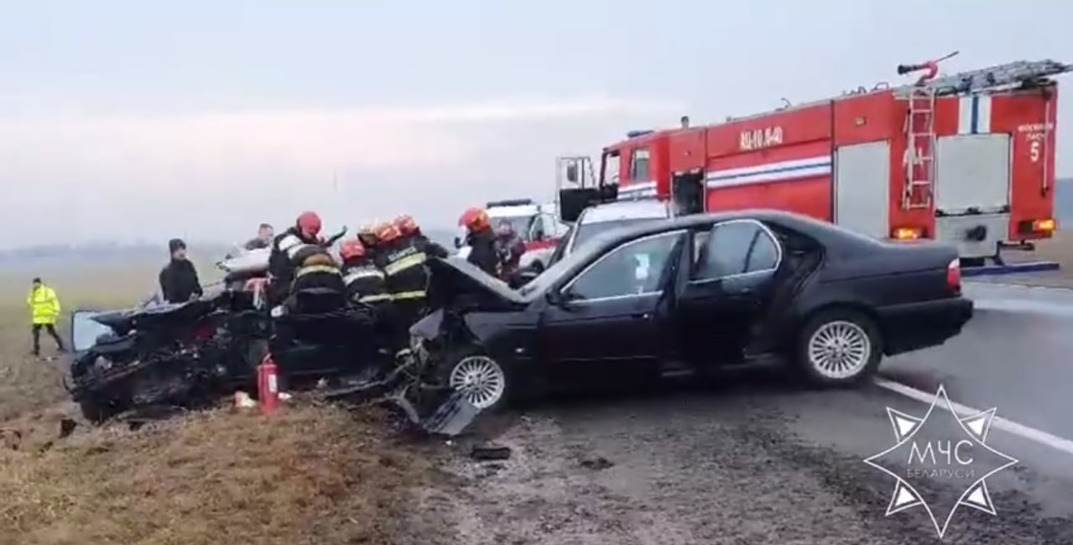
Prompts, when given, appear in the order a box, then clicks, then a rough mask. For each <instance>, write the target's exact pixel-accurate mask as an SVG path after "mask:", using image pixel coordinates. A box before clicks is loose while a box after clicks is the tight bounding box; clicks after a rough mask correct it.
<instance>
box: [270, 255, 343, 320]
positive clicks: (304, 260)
mask: <svg viewBox="0 0 1073 545" xmlns="http://www.w3.org/2000/svg"><path fill="white" fill-rule="evenodd" d="M295 262H296V263H295V265H296V267H295V270H294V280H293V281H292V282H291V287H290V293H289V295H288V296H287V298H286V299H285V304H286V305H287V310H288V311H290V312H294V313H299V314H317V313H323V312H331V311H335V310H339V309H341V308H343V306H345V304H346V299H345V293H346V287H345V286H344V284H343V275H342V273H341V272H340V270H339V263H337V262H336V261H335V259H334V258H333V257H332V255H331V254H330V253H329V252H328V249H327V248H325V247H324V246H321V245H320V244H316V245H311V246H310V247H307V248H303V249H302V250H301V251H299V252H298V253H297V257H296V258H295Z"/></svg>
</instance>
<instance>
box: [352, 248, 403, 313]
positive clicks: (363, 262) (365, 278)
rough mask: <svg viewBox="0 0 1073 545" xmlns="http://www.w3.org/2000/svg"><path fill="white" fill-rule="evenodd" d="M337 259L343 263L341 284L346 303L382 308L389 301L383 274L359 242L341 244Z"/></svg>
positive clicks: (389, 296)
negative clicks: (343, 287) (344, 290)
mask: <svg viewBox="0 0 1073 545" xmlns="http://www.w3.org/2000/svg"><path fill="white" fill-rule="evenodd" d="M339 257H340V258H341V259H342V262H343V284H344V285H345V286H346V295H347V300H348V301H350V302H352V303H359V304H365V305H371V306H373V307H375V308H382V307H383V306H384V304H385V303H388V302H390V301H391V294H390V293H388V291H387V286H386V285H385V283H384V273H383V271H381V270H380V268H379V267H377V266H376V263H374V262H373V260H372V259H371V258H370V257H369V254H368V252H367V251H366V248H365V245H364V244H362V243H361V240H359V239H353V240H348V241H347V242H345V243H343V246H342V248H340V249H339Z"/></svg>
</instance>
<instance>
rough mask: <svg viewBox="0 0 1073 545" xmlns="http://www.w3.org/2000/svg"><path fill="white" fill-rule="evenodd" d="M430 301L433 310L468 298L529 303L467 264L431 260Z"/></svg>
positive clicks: (455, 260) (509, 303)
mask: <svg viewBox="0 0 1073 545" xmlns="http://www.w3.org/2000/svg"><path fill="white" fill-rule="evenodd" d="M428 267H429V270H430V271H431V273H432V275H431V279H430V281H429V288H430V293H429V300H430V302H431V303H432V306H433V307H442V306H446V305H449V304H451V303H453V302H455V301H457V300H458V299H459V298H460V296H470V297H467V299H470V300H473V299H476V300H477V301H479V302H483V303H489V304H496V303H499V304H502V305H506V306H513V305H524V304H526V303H527V302H528V300H527V299H526V298H524V297H522V296H521V295H520V294H518V292H516V291H514V290H512V289H510V287H509V286H507V284H506V283H505V282H503V281H502V280H499V279H498V278H494V277H492V276H489V275H488V274H486V273H485V272H484V271H482V270H480V269H478V268H477V267H475V266H474V265H472V264H471V263H469V262H468V261H466V260H464V259H461V258H458V257H447V258H443V259H438V258H436V259H430V260H429V261H428Z"/></svg>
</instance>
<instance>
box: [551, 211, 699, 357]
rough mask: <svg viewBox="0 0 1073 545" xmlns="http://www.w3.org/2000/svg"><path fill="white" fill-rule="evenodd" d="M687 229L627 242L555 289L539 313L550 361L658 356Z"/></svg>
mask: <svg viewBox="0 0 1073 545" xmlns="http://www.w3.org/2000/svg"><path fill="white" fill-rule="evenodd" d="M685 236H686V232H685V231H675V232H671V233H661V234H657V235H651V236H647V237H644V238H640V239H636V240H632V241H629V242H625V243H623V244H621V245H619V246H617V247H615V248H613V249H611V250H609V251H608V252H607V253H605V254H604V255H602V256H600V257H599V258H597V259H596V260H595V261H594V262H593V263H592V264H591V265H589V266H588V267H586V268H585V269H583V270H582V271H581V272H580V273H578V274H577V275H576V276H574V277H573V278H571V279H569V280H568V281H567V282H566V283H565V284H564V285H563V286H562V287H561V288H559V289H558V290H557V291H556V293H555V295H554V297H553V301H554V302H553V304H550V305H549V306H548V308H547V309H546V310H545V311H544V315H543V316H542V317H541V338H542V346H543V353H544V357H545V359H546V360H547V361H549V362H553V363H566V362H581V361H644V360H653V359H656V358H660V357H661V356H662V348H663V342H662V339H661V334H660V333H661V331H663V330H664V324H665V320H666V318H667V317H668V316H669V314H668V310H667V305H668V298H667V297H665V295H666V294H668V291H669V290H670V289H672V288H673V282H671V280H672V279H673V276H674V271H675V270H676V269H677V267H676V266H674V265H675V264H676V263H677V261H678V257H677V256H678V255H679V253H680V252H681V249H682V247H684V245H685V242H686V241H685Z"/></svg>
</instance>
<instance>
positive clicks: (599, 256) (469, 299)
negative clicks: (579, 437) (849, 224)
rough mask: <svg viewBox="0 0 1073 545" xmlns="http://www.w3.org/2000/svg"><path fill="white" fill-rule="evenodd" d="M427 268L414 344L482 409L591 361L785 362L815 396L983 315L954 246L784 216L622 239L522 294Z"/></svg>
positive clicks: (590, 248) (722, 218)
mask: <svg viewBox="0 0 1073 545" xmlns="http://www.w3.org/2000/svg"><path fill="white" fill-rule="evenodd" d="M430 266H431V267H433V271H434V274H433V285H432V291H431V294H430V296H431V297H432V302H433V304H434V305H435V306H437V307H439V310H437V311H436V312H434V313H432V314H431V315H429V316H428V317H426V318H425V319H424V320H422V321H420V322H418V323H417V324H415V325H414V327H413V328H412V329H411V334H412V339H411V344H412V346H411V348H412V350H413V352H414V353H415V354H416V356H417V358H418V360H419V361H421V362H423V364H424V368H425V369H430V370H431V372H432V373H433V374H434V375H435V376H436V377H437V380H438V381H439V382H440V384H443V385H444V386H449V387H451V388H453V389H456V390H461V391H462V392H463V393H464V395H465V396H466V398H467V399H468V400H469V401H470V402H471V403H473V404H474V405H475V406H477V407H478V408H480V409H489V408H492V407H495V406H497V405H500V404H503V403H504V402H505V401H506V400H508V399H509V398H512V397H515V396H519V395H529V394H532V393H534V391H533V390H534V389H535V390H537V391H540V390H542V389H543V388H544V387H546V386H547V385H549V384H555V383H559V382H561V381H558V380H548V379H549V377H555V376H557V375H558V374H559V373H561V372H563V371H571V370H578V369H581V368H582V367H583V366H590V367H591V366H594V365H595V366H600V367H602V368H603V369H606V370H610V371H611V372H612V373H615V372H616V369H621V370H623V371H624V370H625V369H627V367H639V368H640V369H645V370H649V371H651V372H652V373H661V372H664V371H667V370H672V369H673V370H682V369H686V370H694V371H700V372H703V371H705V370H707V369H710V368H712V367H714V366H718V365H723V364H728V363H742V362H747V361H750V360H753V359H755V358H758V357H760V356H770V355H777V356H781V357H782V359H783V361H786V362H788V363H789V367H790V368H791V369H792V370H793V371H795V372H796V373H798V375H799V376H800V377H801V378H802V379H804V380H807V381H810V382H811V383H814V384H816V385H821V386H840V385H848V384H853V383H856V382H859V381H861V380H862V379H864V378H866V377H868V376H870V375H872V374H873V373H874V372H875V371H876V369H877V367H878V366H879V363H880V359H881V358H882V356H883V355H892V354H897V353H901V352H906V351H909V350H915V349H919V348H923V347H927V346H932V345H937V344H941V343H943V342H944V341H945V340H946V339H948V338H950V337H952V336H954V335H957V334H958V333H959V332H960V331H961V328H962V326H963V325H964V324H965V323H966V322H967V321H968V320H969V319H970V317H971V316H972V309H973V305H972V302H971V301H970V300H968V299H965V298H963V297H962V296H961V272H960V269H959V268H958V256H957V251H956V250H955V249H954V248H952V247H947V246H944V245H940V244H936V243H930V242H918V243H890V242H882V241H878V240H874V239H871V238H867V237H864V236H861V235H858V234H855V233H853V232H850V231H847V230H845V229H842V228H839V227H837V226H834V225H831V224H828V223H823V222H819V221H816V220H813V219H810V218H806V217H803V216H798V215H794V214H788V213H782V212H774V211H747V212H739V213H731V214H708V215H693V216H687V217H683V218H678V219H671V220H666V221H656V222H650V223H647V222H646V223H645V224H643V225H638V226H635V227H626V228H623V229H619V230H614V231H611V232H608V233H605V234H602V235H600V236H598V237H595V238H594V239H592V240H590V241H588V242H586V243H585V244H584V245H582V246H581V247H579V248H578V249H577V250H576V251H574V252H573V253H571V254H570V255H569V256H568V257H567V258H565V259H563V260H562V261H560V262H558V263H556V264H555V265H554V266H552V267H551V268H549V269H548V270H547V271H546V272H545V273H544V274H542V275H541V276H539V277H538V278H537V279H535V280H534V281H533V282H530V283H529V284H527V285H525V286H524V287H522V288H521V289H519V290H517V291H515V290H511V289H509V288H508V287H507V286H506V285H505V284H503V283H501V282H499V281H498V280H495V279H492V278H490V277H488V276H487V275H484V274H483V273H481V272H480V271H478V270H477V269H475V268H474V267H472V266H470V265H469V264H467V263H465V262H462V261H460V260H457V259H448V260H442V261H441V260H437V261H434V262H432V263H431V265H430ZM610 376H618V375H617V373H616V374H615V375H610Z"/></svg>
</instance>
